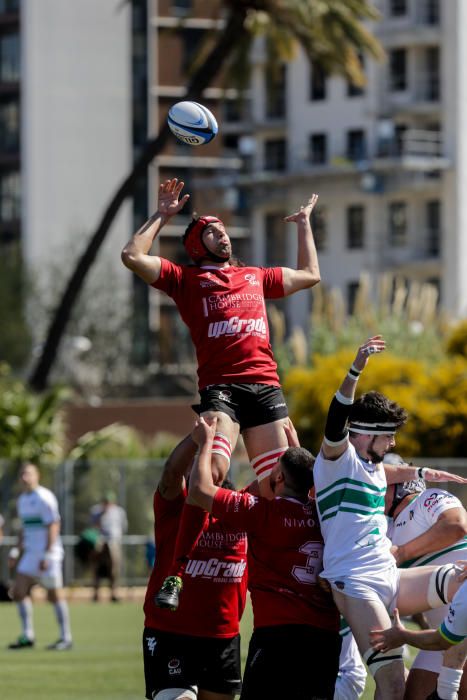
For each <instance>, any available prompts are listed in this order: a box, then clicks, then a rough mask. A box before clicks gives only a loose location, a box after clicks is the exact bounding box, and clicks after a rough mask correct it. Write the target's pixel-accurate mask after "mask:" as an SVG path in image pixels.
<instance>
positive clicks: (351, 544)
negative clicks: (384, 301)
mask: <svg viewBox="0 0 467 700" xmlns="http://www.w3.org/2000/svg"><path fill="white" fill-rule="evenodd" d="M384 348H385V342H384V340H383V339H382V337H381V336H374V337H372V338H370V339H369V340H368V341H367V342H366V343H364V344H363V345H361V346H360V348H359V349H358V352H357V355H356V357H355V360H354V363H353V364H352V366H351V368H350V370H349V371H348V374H347V375H346V377H345V379H344V381H343V383H342V384H341V386H340V388H339V390H338V391H337V393H336V395H335V397H334V398H333V400H332V402H331V405H330V408H329V413H328V418H327V422H326V428H325V434H324V440H323V443H322V446H321V451H320V454H319V455H318V457H317V459H316V463H315V467H314V475H315V488H316V498H317V502H318V512H319V517H320V523H321V530H322V532H323V537H324V541H325V548H324V562H323V563H324V571H323V572H322V577H323V578H325V579H328V581H329V582H330V584H331V588H332V591H333V596H334V600H335V602H336V605H337V607H338V608H339V610H340V612H341V614H342V615H343V616H344V618H345V619H346V620H347V621H348V623H349V625H350V627H351V629H352V632H353V634H354V636H355V640H356V642H357V645H358V647H359V650H360V652H361V654H362V656H363V658H364V660H365V661H366V663H367V665H368V667H369V669H370V671H371V672H372V674H373V675H374V677H375V683H376V697H380V698H384V700H400V699H401V698H402V697H403V694H404V687H405V678H404V666H403V663H402V652H401V650H398V651H397V652H394V653H392V654H390V655H388V654H385V653H380V652H374V651H373V649H371V647H369V631H370V630H371V629H374V628H375V627H382V626H387V624H386V623H389V620H390V618H389V612H390V611H392V609H393V608H394V607H395V605H397V606H398V607H399V608H400V609H401V612H402V614H404V615H406V614H413V613H415V612H421V611H423V610H427V609H429V608H432V607H439V606H440V605H442V604H444V603H446V601H447V600H451V598H452V596H453V594H454V593H455V591H456V590H457V588H458V586H459V584H458V582H457V581H456V580H455V576H454V567H453V566H452V565H446V566H444V567H423V568H418V569H409V570H406V571H402V572H401V573H399V572H398V569H397V567H396V563H395V560H394V557H393V556H392V553H391V541H390V540H389V538H388V537H387V522H386V518H385V515H384V499H385V493H386V485H387V482H388V483H395V482H397V481H400V480H401V479H404V480H409V479H414V478H416V477H417V471H418V470H417V468H416V467H412V466H405V467H394V468H393V469H392V470H391V468H390V467H388V468H387V469H386V470H384V469H383V465H382V461H383V457H384V455H385V454H386V453H387V452H389V451H390V450H391V449H392V448H393V447H394V445H395V433H396V430H397V429H398V428H399V427H400V426H402V425H403V424H404V423H405V421H406V419H407V414H406V412H405V411H404V409H402V408H401V407H400V406H398V405H397V404H396V403H395V402H393V401H390V400H389V399H388V398H387V397H386V396H384V395H383V394H380V393H379V392H368V393H367V394H364V395H363V396H362V397H360V399H358V401H356V402H355V403H354V395H355V388H356V384H357V381H358V378H359V375H360V373H361V372H362V370H363V369H364V368H365V366H366V364H367V362H368V358H369V357H370V355H372V354H373V353H379V352H382V351H383V350H384ZM426 478H427V479H429V480H430V481H440V480H443V481H458V482H460V483H465V482H466V481H467V479H462V478H461V477H457V476H454V475H450V474H448V473H447V472H440V471H438V470H433V469H427V470H426ZM381 623H382V624H381Z"/></svg>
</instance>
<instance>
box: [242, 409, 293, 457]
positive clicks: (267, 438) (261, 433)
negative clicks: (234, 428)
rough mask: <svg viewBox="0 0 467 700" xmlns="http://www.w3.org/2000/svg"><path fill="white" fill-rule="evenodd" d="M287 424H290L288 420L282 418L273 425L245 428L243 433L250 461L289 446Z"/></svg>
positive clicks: (266, 424)
mask: <svg viewBox="0 0 467 700" xmlns="http://www.w3.org/2000/svg"><path fill="white" fill-rule="evenodd" d="M286 423H288V418H280V419H279V420H275V421H272V422H271V423H265V424H263V425H255V427H254V428H245V430H244V431H243V432H242V437H243V441H244V443H245V448H246V451H247V452H248V457H249V458H250V460H253V459H254V458H255V457H258V455H260V454H263V452H268V451H269V450H274V449H276V448H278V447H284V448H287V447H288V446H289V445H288V442H287V435H286V433H285V430H284V425H285V424H286Z"/></svg>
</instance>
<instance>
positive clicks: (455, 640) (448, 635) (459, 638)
mask: <svg viewBox="0 0 467 700" xmlns="http://www.w3.org/2000/svg"><path fill="white" fill-rule="evenodd" d="M438 632H439V633H440V635H441V636H442V637H444V639H446V641H448V642H449V644H460V643H461V642H463V641H464V639H465V634H461V635H459V634H453V633H452V632H450V631H449V630H448V629H447V627H446V625H445V624H444V622H442V623H441V626H440V627H438Z"/></svg>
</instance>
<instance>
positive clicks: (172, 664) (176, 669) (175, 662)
mask: <svg viewBox="0 0 467 700" xmlns="http://www.w3.org/2000/svg"><path fill="white" fill-rule="evenodd" d="M167 666H168V669H169V673H170V675H171V676H176V675H178V674H180V673H181V672H182V669H181V668H180V659H170V661H169V663H168V664H167Z"/></svg>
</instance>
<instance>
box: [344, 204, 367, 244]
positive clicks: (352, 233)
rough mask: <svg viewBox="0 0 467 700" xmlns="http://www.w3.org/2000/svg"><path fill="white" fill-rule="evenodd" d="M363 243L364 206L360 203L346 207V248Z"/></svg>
mask: <svg viewBox="0 0 467 700" xmlns="http://www.w3.org/2000/svg"><path fill="white" fill-rule="evenodd" d="M364 245H365V208H364V207H362V206H361V205H360V204H357V205H353V206H351V207H347V248H350V249H353V250H355V249H356V248H363V246H364Z"/></svg>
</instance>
